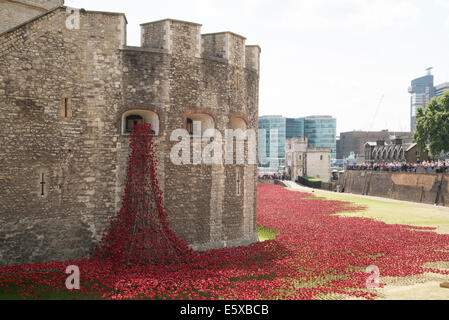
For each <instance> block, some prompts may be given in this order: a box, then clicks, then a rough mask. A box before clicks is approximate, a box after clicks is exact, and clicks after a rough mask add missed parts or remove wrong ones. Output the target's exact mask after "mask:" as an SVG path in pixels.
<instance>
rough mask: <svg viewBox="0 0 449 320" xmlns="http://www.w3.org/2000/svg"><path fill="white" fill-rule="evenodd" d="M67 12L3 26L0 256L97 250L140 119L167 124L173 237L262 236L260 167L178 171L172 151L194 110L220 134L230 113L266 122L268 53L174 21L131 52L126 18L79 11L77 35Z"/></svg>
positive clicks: (164, 175)
mask: <svg viewBox="0 0 449 320" xmlns="http://www.w3.org/2000/svg"><path fill="white" fill-rule="evenodd" d="M66 19H67V12H66V8H64V7H60V8H57V9H54V10H52V11H50V12H48V13H47V14H44V15H41V16H40V17H39V18H37V19H34V20H32V21H30V22H28V23H25V24H23V25H21V26H20V27H18V28H16V29H12V30H10V31H7V32H5V33H3V34H0V124H1V126H0V264H3V265H5V264H9V265H11V264H19V263H31V262H41V261H50V260H61V259H69V258H79V257H83V256H85V255H87V254H88V252H89V251H90V250H91V248H92V247H93V246H94V245H95V243H96V242H97V241H98V240H99V239H100V238H101V236H102V234H103V232H104V231H105V229H106V228H107V226H108V223H109V219H110V218H111V217H112V216H114V215H115V214H116V212H117V210H119V209H120V201H121V195H122V192H123V183H124V178H125V174H126V168H127V157H128V153H129V150H128V143H129V136H128V135H127V134H126V132H124V128H125V123H123V121H124V120H126V117H125V116H127V115H130V114H134V113H135V114H139V115H143V114H144V115H145V116H143V117H144V118H145V117H147V115H148V117H149V118H148V119H150V118H151V119H150V120H149V121H150V122H151V123H152V124H153V122H152V121H153V120H154V119H157V120H158V126H159V128H158V132H157V133H156V134H157V136H156V144H157V148H158V150H159V152H158V158H159V164H158V169H159V171H158V173H159V177H158V178H159V181H160V184H161V187H162V189H163V190H164V201H165V204H166V207H167V211H168V216H169V222H170V225H171V227H172V228H173V229H174V231H175V232H176V234H177V235H178V236H179V237H181V238H183V239H185V240H187V241H188V242H189V243H191V244H192V247H194V248H195V249H208V248H218V247H223V246H233V245H245V244H249V243H251V242H254V241H257V233H256V205H257V204H256V200H257V199H256V198H257V190H256V185H257V184H256V178H257V171H256V170H257V168H256V166H253V165H247V164H245V165H222V166H221V165H214V166H207V165H184V166H175V165H174V164H172V162H171V161H170V156H169V154H170V149H171V147H172V146H173V145H174V144H175V142H170V135H171V133H172V131H173V130H175V129H179V128H185V127H186V119H187V118H189V117H191V118H195V117H196V116H199V115H206V116H209V117H210V118H211V119H213V122H214V126H215V128H216V129H218V130H219V131H221V132H222V134H223V136H224V131H225V130H226V129H227V128H230V127H231V123H232V121H231V119H233V118H239V119H241V120H242V121H244V123H245V125H246V126H247V128H250V129H257V117H258V90H259V88H258V79H259V54H260V48H259V47H258V46H245V39H244V38H243V37H241V36H238V35H236V34H233V33H229V32H226V33H218V34H211V35H201V34H200V27H201V26H200V25H198V24H194V23H190V22H184V21H177V20H170V19H168V20H164V21H159V22H154V23H149V24H144V25H142V46H141V47H128V46H126V38H125V35H126V23H127V22H126V18H125V16H124V15H123V14H116V13H102V12H88V11H81V13H80V29H79V30H67V29H66V27H65V25H66V24H65V21H66ZM146 120H147V119H146V118H145V121H146ZM239 185H240V186H239ZM240 187H241V189H240ZM239 191H240V192H239Z"/></svg>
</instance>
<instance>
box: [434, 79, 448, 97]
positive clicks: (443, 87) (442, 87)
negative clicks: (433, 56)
mask: <svg viewBox="0 0 449 320" xmlns="http://www.w3.org/2000/svg"><path fill="white" fill-rule="evenodd" d="M448 90H449V82H445V83H442V84H439V85H437V86H435V97H442V96H443V95H444V93H445V92H446V91H448Z"/></svg>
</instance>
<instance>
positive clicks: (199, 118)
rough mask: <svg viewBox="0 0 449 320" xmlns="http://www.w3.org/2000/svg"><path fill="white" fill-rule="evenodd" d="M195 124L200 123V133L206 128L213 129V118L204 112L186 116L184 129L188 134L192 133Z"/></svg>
mask: <svg viewBox="0 0 449 320" xmlns="http://www.w3.org/2000/svg"><path fill="white" fill-rule="evenodd" d="M196 125H201V133H202V134H203V133H204V132H205V131H206V130H208V129H215V121H214V118H212V117H211V116H210V115H208V114H205V113H194V114H190V115H188V116H187V119H186V130H187V131H188V132H189V134H190V135H193V134H194V132H195V126H196Z"/></svg>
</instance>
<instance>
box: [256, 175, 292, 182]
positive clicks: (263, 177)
mask: <svg viewBox="0 0 449 320" xmlns="http://www.w3.org/2000/svg"><path fill="white" fill-rule="evenodd" d="M259 179H260V180H281V181H284V180H290V176H288V175H286V174H280V173H275V174H266V175H259Z"/></svg>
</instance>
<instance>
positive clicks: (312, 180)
mask: <svg viewBox="0 0 449 320" xmlns="http://www.w3.org/2000/svg"><path fill="white" fill-rule="evenodd" d="M303 178H304V179H306V180H307V181H310V182H320V181H321V180H320V179H317V178H312V177H303Z"/></svg>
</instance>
